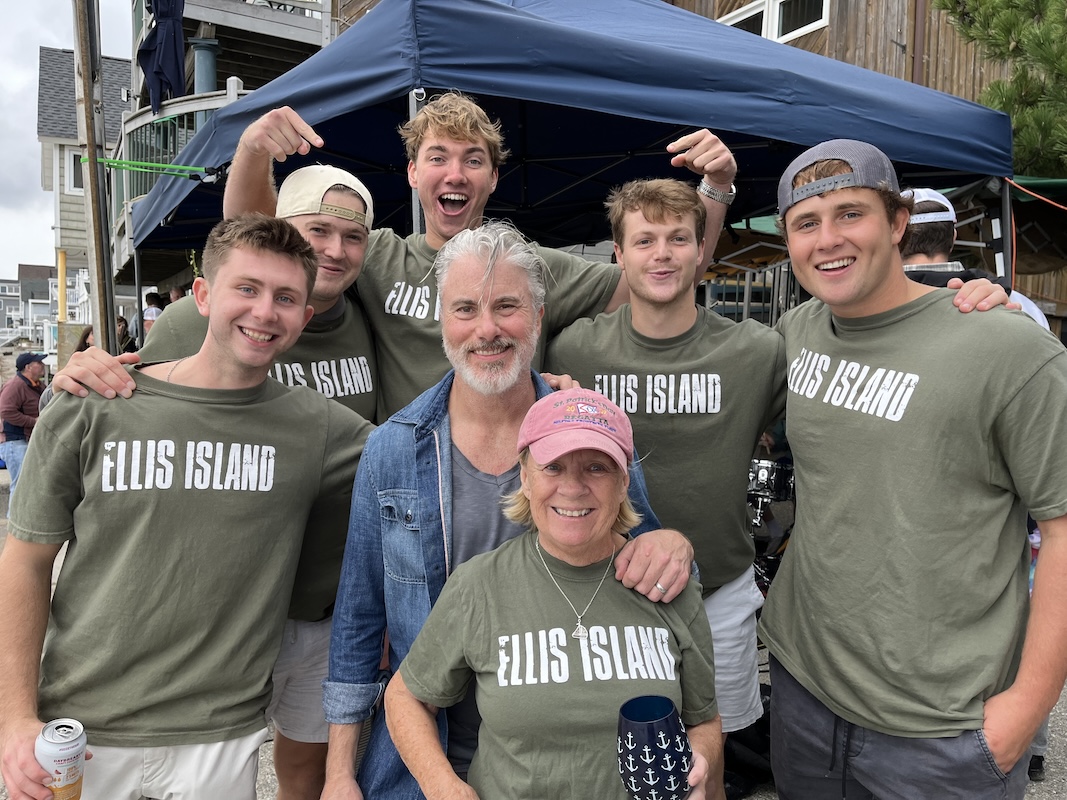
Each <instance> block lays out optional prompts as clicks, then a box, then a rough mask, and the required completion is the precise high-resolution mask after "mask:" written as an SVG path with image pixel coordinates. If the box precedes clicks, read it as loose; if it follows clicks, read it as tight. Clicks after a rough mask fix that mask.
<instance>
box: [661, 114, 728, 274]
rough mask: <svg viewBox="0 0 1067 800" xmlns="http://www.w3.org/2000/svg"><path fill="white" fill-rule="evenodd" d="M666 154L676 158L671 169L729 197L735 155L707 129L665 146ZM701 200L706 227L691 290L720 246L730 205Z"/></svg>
mask: <svg viewBox="0 0 1067 800" xmlns="http://www.w3.org/2000/svg"><path fill="white" fill-rule="evenodd" d="M667 152H668V153H675V154H676V155H675V156H674V157H673V158H672V159H671V165H672V166H675V167H686V168H687V169H689V171H690V172H694V173H696V174H697V175H699V176H700V180H701V183H704V184H706V185H707V186H710V187H711V188H712V189H715V190H717V191H718V192H722V193H724V194H727V195H728V194H730V193H731V192H732V191H733V185H734V179H735V178H736V177H737V162H736V161H735V160H734V154H733V153H731V152H730V148H729V147H727V146H726V144H725V143H724V142H723V141H722V140H721V139H720V138H719V137H718V136H716V135H715V134H714V133H712V132H711V131H709V130H708V129H707V128H704V129H703V130H699V131H695V132H694V133H690V134H687V135H685V136H683V137H682V138H680V139H677V140H675V141H673V142H671V143H670V144H669V145H667ZM724 199H725V198H724ZM700 200H701V202H703V203H704V208H705V209H707V212H708V223H707V226H706V227H705V230H704V242H705V245H704V261H703V262H702V263H701V264H700V265H699V267H698V269H697V274H696V275H695V276H694V283H693V285H694V286H695V285H696V284H697V283H699V282H700V281H701V280H702V279H703V277H704V271H705V270H706V269H707V267H708V264H710V263H711V259H712V257H713V256H714V255H715V245H716V244H718V242H719V234H720V233H722V226H723V223H724V222H725V221H726V211H727V209H728V208H729V207H730V205H729V203H724V202H722V200H719V199H714V198H711V197H708V195H706V194H704V192H700Z"/></svg>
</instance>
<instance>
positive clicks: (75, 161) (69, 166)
mask: <svg viewBox="0 0 1067 800" xmlns="http://www.w3.org/2000/svg"><path fill="white" fill-rule="evenodd" d="M63 152H64V157H65V158H66V161H65V162H64V168H63V173H64V177H65V179H66V183H67V194H76V195H81V196H84V195H85V187H84V186H75V185H74V175H75V173H76V172H80V173H81V174H82V181H83V182H84V180H85V173H84V172H83V171H82V160H81V159H82V154H81V149H80V148H77V147H64V148H63Z"/></svg>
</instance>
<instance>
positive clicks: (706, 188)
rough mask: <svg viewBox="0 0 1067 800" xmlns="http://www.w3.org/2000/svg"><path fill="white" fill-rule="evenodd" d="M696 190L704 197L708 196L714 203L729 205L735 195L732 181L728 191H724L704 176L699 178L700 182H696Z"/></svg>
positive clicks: (735, 189)
mask: <svg viewBox="0 0 1067 800" xmlns="http://www.w3.org/2000/svg"><path fill="white" fill-rule="evenodd" d="M697 191H698V192H700V193H701V194H702V195H704V196H705V197H710V198H711V199H712V200H714V201H715V202H716V203H722V204H723V205H724V206H728V205H730V203H732V202H733V201H734V198H735V197H737V187H736V186H734V185H733V184H732V183H731V184H730V191H728V192H724V191H723V190H722V189H716V188H715V187H714V186H712V185H711V184H710V183H708V181H707V179H706V178H701V179H700V183H698V184H697Z"/></svg>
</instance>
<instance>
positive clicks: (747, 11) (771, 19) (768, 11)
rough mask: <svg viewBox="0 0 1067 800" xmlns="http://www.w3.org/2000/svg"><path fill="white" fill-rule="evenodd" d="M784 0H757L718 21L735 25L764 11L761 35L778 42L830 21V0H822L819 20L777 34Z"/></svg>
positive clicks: (787, 40)
mask: <svg viewBox="0 0 1067 800" xmlns="http://www.w3.org/2000/svg"><path fill="white" fill-rule="evenodd" d="M783 2H785V0H756V1H755V2H754V3H749V4H748V5H747V6H743V7H741V8H739V9H737V10H736V11H731V12H730V13H729V14H727V15H726V16H724V17H720V18H719V19H718V21H719V22H721V23H722V24H723V25H730V26H733V25H736V24H737V23H739V22H741V21H743V20H746V19H748V18H749V17H752V16H755V15H756V14H759V13H761V12H762V13H763V30H762V31H761V32H760V36H762V37H763V38H764V39H774V40H775V41H776V42H782V43H783V44H784V43H786V42H791V41H793V40H794V39H799V38H800V37H801V36H806V35H807V34H809V33H812V32H813V31H817V30H820V29H822V28H825V27H826V26H827V25H828V24H829V23H830V0H822V16H821V17H820V18H819V19H818V20H816V21H815V22H811V23H809V24H807V25H803V26H801V27H799V28H797V29H796V30H795V31H790V32H789V33H787V34H785V35H784V36H775V35H773V34H774V31H776V30H778V19H779V16H780V12H781V6H782V3H783Z"/></svg>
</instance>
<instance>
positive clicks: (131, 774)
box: [82, 728, 267, 800]
mask: <svg viewBox="0 0 1067 800" xmlns="http://www.w3.org/2000/svg"><path fill="white" fill-rule="evenodd" d="M266 741H267V729H266V728H264V729H263V730H261V731H256V732H255V733H252V734H249V735H247V736H242V737H241V738H240V739H230V740H229V741H225V742H213V743H211V744H183V745H174V746H171V747H102V746H99V745H89V750H91V751H92V753H93V758H92V760H91V761H87V762H86V763H85V779H84V784H83V785H82V800H140V798H141V797H150V798H151V797H166V798H167V800H256V776H257V775H258V774H259V748H260V746H261V745H262V744H263V743H264V742H266Z"/></svg>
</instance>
